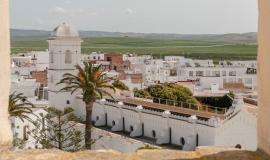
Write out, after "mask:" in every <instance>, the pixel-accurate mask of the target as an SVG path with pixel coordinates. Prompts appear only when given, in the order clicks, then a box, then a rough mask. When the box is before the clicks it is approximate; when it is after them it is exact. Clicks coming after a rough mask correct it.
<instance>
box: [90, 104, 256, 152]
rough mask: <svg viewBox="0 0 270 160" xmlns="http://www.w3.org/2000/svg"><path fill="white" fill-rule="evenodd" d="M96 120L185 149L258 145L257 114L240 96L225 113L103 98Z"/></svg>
mask: <svg viewBox="0 0 270 160" xmlns="http://www.w3.org/2000/svg"><path fill="white" fill-rule="evenodd" d="M163 107H164V108H166V109H164V108H163ZM92 120H93V121H94V123H95V125H96V126H108V127H110V128H111V130H112V131H117V132H119V131H123V132H128V133H129V134H130V136H131V137H147V138H149V139H152V140H153V141H154V142H155V143H156V144H159V145H162V144H172V145H176V146H179V149H183V150H194V149H195V148H196V147H197V146H223V147H238V148H242V149H247V150H256V148H257V137H256V135H257V134H256V121H257V120H256V116H255V115H253V114H251V113H249V112H248V111H247V110H246V109H245V107H244V103H243V101H242V99H236V100H235V102H234V104H233V106H232V107H231V108H230V109H229V110H228V111H227V112H226V113H225V114H215V113H210V112H205V113H203V112H201V111H197V110H191V109H186V108H179V109H176V107H174V106H171V107H170V106H167V105H166V106H164V105H161V104H156V103H152V102H147V101H142V100H136V99H121V100H118V102H117V103H115V102H112V101H107V100H101V101H98V102H97V103H96V104H95V107H94V110H93V116H92Z"/></svg>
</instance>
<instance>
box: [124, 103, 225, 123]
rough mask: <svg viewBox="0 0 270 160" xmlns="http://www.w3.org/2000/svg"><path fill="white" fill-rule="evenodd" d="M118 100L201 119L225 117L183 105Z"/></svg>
mask: <svg viewBox="0 0 270 160" xmlns="http://www.w3.org/2000/svg"><path fill="white" fill-rule="evenodd" d="M120 101H122V102H123V103H124V104H125V103H126V104H130V105H135V106H139V105H141V106H143V107H144V108H146V109H147V108H148V109H154V110H159V111H161V112H163V111H170V112H171V113H173V114H174V113H176V114H180V115H186V116H192V115H196V116H197V117H198V118H201V119H210V118H211V117H213V116H215V117H219V118H220V119H225V116H224V114H218V113H212V112H206V111H198V110H193V109H188V108H183V107H175V106H171V105H166V104H159V103H153V102H147V101H143V100H138V99H134V98H126V99H121V100H120Z"/></svg>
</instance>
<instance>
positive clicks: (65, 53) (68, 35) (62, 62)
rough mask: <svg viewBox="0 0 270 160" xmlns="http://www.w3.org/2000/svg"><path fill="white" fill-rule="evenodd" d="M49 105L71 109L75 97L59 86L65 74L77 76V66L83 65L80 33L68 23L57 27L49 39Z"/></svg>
mask: <svg viewBox="0 0 270 160" xmlns="http://www.w3.org/2000/svg"><path fill="white" fill-rule="evenodd" d="M47 42H48V44H49V59H50V60H49V70H48V87H49V105H50V107H56V108H58V109H63V108H65V107H68V106H69V107H71V106H72V104H73V102H74V98H75V97H74V95H71V94H70V92H68V91H61V92H60V91H59V90H60V89H61V88H63V87H64V86H63V85H62V84H61V85H57V83H58V82H59V81H60V80H61V79H62V78H63V75H64V74H65V73H71V74H76V70H75V67H74V66H75V65H76V64H80V63H81V43H82V39H81V38H80V37H79V33H78V31H76V30H75V29H73V28H72V27H71V26H70V25H68V24H67V23H63V24H61V25H59V26H58V27H56V28H55V29H54V30H53V32H52V34H51V36H50V37H49V39H48V40H47Z"/></svg>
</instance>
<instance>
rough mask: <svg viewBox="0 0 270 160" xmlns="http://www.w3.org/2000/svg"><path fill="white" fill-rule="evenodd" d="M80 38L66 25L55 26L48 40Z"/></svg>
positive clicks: (77, 33) (76, 32) (74, 30)
mask: <svg viewBox="0 0 270 160" xmlns="http://www.w3.org/2000/svg"><path fill="white" fill-rule="evenodd" d="M59 38H60V39H61V38H80V37H79V32H78V31H77V30H76V29H74V28H73V27H71V26H70V25H69V24H67V23H62V24H60V25H59V26H57V27H56V28H55V29H54V30H53V32H52V33H51V36H50V39H59Z"/></svg>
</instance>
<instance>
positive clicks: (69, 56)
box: [65, 50, 72, 64]
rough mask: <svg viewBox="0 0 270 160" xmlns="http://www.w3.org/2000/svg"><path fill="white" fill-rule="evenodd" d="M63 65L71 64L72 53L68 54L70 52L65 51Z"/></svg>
mask: <svg viewBox="0 0 270 160" xmlns="http://www.w3.org/2000/svg"><path fill="white" fill-rule="evenodd" d="M65 63H66V64H70V63H72V53H71V52H70V50H67V51H66V53H65Z"/></svg>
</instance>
